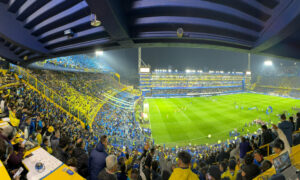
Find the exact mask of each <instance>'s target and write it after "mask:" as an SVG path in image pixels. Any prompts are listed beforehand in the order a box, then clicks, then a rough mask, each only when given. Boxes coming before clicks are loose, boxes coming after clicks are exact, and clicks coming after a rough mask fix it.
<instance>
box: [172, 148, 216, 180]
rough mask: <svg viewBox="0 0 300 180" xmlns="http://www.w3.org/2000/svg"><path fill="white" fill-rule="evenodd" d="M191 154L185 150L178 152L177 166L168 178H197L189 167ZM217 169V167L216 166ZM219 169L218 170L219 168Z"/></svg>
mask: <svg viewBox="0 0 300 180" xmlns="http://www.w3.org/2000/svg"><path fill="white" fill-rule="evenodd" d="M190 164H191V155H190V154H189V153H187V152H185V151H181V152H179V153H178V168H175V169H174V170H173V173H172V174H171V176H170V179H169V180H178V179H180V180H181V179H182V180H195V179H196V180H198V179H199V178H198V176H197V175H196V174H195V173H193V172H192V171H191V169H190ZM218 169H219V168H218ZM219 171H220V170H219Z"/></svg>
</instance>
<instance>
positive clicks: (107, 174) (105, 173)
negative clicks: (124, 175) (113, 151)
mask: <svg viewBox="0 0 300 180" xmlns="http://www.w3.org/2000/svg"><path fill="white" fill-rule="evenodd" d="M105 161H106V168H104V169H102V170H101V172H100V173H99V175H98V180H117V175H116V174H115V173H116V172H117V170H118V161H117V157H116V156H115V155H109V156H107V157H106V159H105Z"/></svg>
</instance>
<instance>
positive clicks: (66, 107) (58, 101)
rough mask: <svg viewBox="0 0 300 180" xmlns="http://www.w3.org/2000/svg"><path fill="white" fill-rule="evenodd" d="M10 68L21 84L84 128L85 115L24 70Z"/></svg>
mask: <svg viewBox="0 0 300 180" xmlns="http://www.w3.org/2000/svg"><path fill="white" fill-rule="evenodd" d="M11 68H12V69H14V70H15V73H17V74H19V75H20V76H21V77H22V80H23V82H24V83H26V84H27V85H29V87H30V88H31V89H33V90H35V91H36V92H38V93H39V94H41V95H42V96H43V97H45V98H46V99H47V100H48V101H50V102H51V103H53V104H54V105H55V106H56V107H57V108H59V109H61V110H62V111H64V112H66V113H67V114H68V115H69V116H70V117H73V118H74V119H75V120H78V121H80V123H81V125H82V126H83V127H85V123H84V122H87V115H86V114H85V113H83V112H81V111H80V110H79V109H77V108H75V107H73V106H72V105H71V103H70V102H69V101H67V100H66V99H65V98H63V97H61V96H60V95H59V94H57V93H56V92H54V91H53V90H52V89H50V88H49V87H47V86H46V85H45V84H44V83H42V82H41V81H39V80H38V79H37V78H36V77H34V76H32V75H30V74H29V73H28V72H27V71H26V70H25V69H23V68H21V67H18V66H11Z"/></svg>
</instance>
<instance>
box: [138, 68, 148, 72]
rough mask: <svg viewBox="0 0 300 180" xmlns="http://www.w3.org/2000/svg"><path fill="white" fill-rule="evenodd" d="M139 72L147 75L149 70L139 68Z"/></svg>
mask: <svg viewBox="0 0 300 180" xmlns="http://www.w3.org/2000/svg"><path fill="white" fill-rule="evenodd" d="M140 72H141V73H149V72H150V68H140Z"/></svg>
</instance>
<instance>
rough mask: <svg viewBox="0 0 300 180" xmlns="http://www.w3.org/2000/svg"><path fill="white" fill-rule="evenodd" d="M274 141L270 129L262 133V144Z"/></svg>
mask: <svg viewBox="0 0 300 180" xmlns="http://www.w3.org/2000/svg"><path fill="white" fill-rule="evenodd" d="M272 141H273V137H272V132H271V130H270V129H268V130H266V131H265V132H263V133H262V136H261V145H265V144H268V143H270V142H272Z"/></svg>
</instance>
